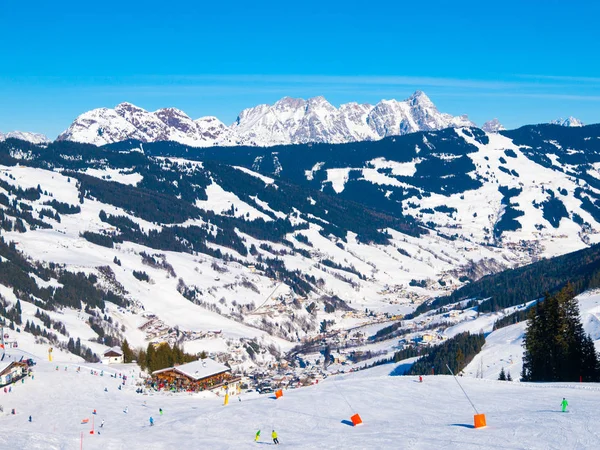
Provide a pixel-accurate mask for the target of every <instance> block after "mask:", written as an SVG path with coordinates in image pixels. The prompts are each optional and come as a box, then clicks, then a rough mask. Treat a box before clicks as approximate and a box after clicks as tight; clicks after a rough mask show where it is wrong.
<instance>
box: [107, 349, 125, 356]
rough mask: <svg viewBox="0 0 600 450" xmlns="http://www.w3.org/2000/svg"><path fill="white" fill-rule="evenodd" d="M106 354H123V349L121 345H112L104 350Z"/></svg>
mask: <svg viewBox="0 0 600 450" xmlns="http://www.w3.org/2000/svg"><path fill="white" fill-rule="evenodd" d="M115 354H116V355H115ZM104 356H123V350H121V348H120V347H112V348H109V349H108V350H106V351H105V352H104Z"/></svg>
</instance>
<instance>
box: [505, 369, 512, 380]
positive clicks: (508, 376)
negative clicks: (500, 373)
mask: <svg viewBox="0 0 600 450" xmlns="http://www.w3.org/2000/svg"><path fill="white" fill-rule="evenodd" d="M506 381H512V377H511V376H510V370H509V371H508V373H507V374H506Z"/></svg>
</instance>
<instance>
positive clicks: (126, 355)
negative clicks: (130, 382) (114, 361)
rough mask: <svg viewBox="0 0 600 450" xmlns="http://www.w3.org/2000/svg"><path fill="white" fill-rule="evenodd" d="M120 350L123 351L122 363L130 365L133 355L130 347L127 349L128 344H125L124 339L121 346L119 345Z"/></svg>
mask: <svg viewBox="0 0 600 450" xmlns="http://www.w3.org/2000/svg"><path fill="white" fill-rule="evenodd" d="M121 350H122V351H123V361H124V362H126V363H130V362H131V361H133V359H134V354H133V351H132V350H131V347H129V342H127V339H125V340H124V341H123V344H122V345H121Z"/></svg>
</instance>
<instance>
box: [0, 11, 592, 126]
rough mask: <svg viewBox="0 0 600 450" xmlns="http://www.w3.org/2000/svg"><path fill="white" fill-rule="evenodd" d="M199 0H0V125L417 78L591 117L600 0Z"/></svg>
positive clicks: (487, 102)
mask: <svg viewBox="0 0 600 450" xmlns="http://www.w3.org/2000/svg"><path fill="white" fill-rule="evenodd" d="M206 3H208V2H203V1H197V0H196V1H185V0H180V1H171V2H165V1H160V2H159V1H155V0H146V1H144V2H141V1H135V0H120V1H116V0H104V1H103V2H81V1H72V0H59V1H55V2H49V1H43V2H42V1H37V0H33V1H28V2H24V1H17V0H0V23H1V24H2V26H0V44H1V45H0V49H1V52H0V131H4V132H6V131H11V130H14V129H19V130H27V131H38V132H42V133H46V134H47V135H48V136H49V137H52V138H54V137H56V135H57V134H58V133H60V132H61V131H62V130H63V129H65V128H67V127H68V125H69V124H70V122H71V121H72V120H73V119H74V118H75V117H76V116H77V115H79V114H80V113H82V112H84V111H87V110H89V109H92V108H97V107H102V106H106V107H114V106H115V105H116V104H118V103H120V102H123V101H129V102H132V103H134V104H136V105H138V106H141V107H143V108H145V109H148V110H155V109H158V108H161V107H167V106H174V107H177V108H180V109H182V110H184V111H185V112H187V113H188V114H189V115H190V116H191V117H193V118H197V117H200V116H203V115H215V116H217V117H219V118H220V119H221V120H223V121H224V122H225V123H227V124H229V123H231V122H233V121H234V120H235V118H236V116H237V114H238V112H239V111H240V110H241V109H243V108H246V107H250V106H254V105H256V104H259V103H273V102H274V101H276V100H277V99H279V98H281V97H283V96H286V95H287V96H295V97H304V98H306V97H310V96H315V95H324V96H325V97H326V98H327V99H328V100H329V101H330V102H331V103H333V104H334V105H336V106H338V105H339V104H340V103H344V102H348V101H358V102H370V103H375V102H377V101H379V100H380V99H382V98H397V99H404V98H406V97H408V96H409V95H410V94H411V93H412V92H414V91H415V90H416V89H421V90H423V91H425V92H426V93H427V94H428V95H429V96H430V97H431V99H432V100H433V101H434V103H436V105H437V106H438V108H439V109H440V110H441V111H444V112H449V113H452V114H463V113H467V114H469V117H470V118H471V119H472V120H474V121H475V122H476V123H479V124H482V123H483V122H484V121H486V120H488V119H491V118H492V117H498V118H499V119H500V121H501V122H503V123H504V124H505V125H506V126H508V127H517V126H520V125H523V124H527V123H539V122H545V121H549V120H551V119H553V118H556V117H559V116H568V115H574V116H576V117H578V118H580V119H582V120H583V121H584V122H586V123H597V122H600V58H598V54H599V53H600V51H599V44H600V33H598V31H597V19H598V17H600V6H599V5H598V4H597V3H596V2H591V1H590V2H587V1H576V0H574V1H571V2H565V1H564V0H563V1H554V0H545V1H523V0H522V1H512V0H509V1H503V2H481V1H477V2H475V1H462V2H451V1H435V0H433V1H432V0H430V1H411V2H403V1H401V0H395V1H390V2H388V1H378V2H365V1H361V2H355V1H352V0H349V1H344V2H341V1H337V0H330V1H323V0H321V1H312V0H305V1H303V2H283V1H281V0H278V1H263V2H261V1H257V2H246V1H238V0H231V1H227V2H222V1H220V2H212V3H208V4H206Z"/></svg>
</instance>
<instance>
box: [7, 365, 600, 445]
mask: <svg viewBox="0 0 600 450" xmlns="http://www.w3.org/2000/svg"><path fill="white" fill-rule="evenodd" d="M55 367H56V365H55V364H54V363H48V362H44V361H40V362H38V365H37V366H35V368H34V369H35V372H34V373H35V375H34V376H35V379H34V380H31V379H27V380H26V381H25V383H24V384H21V383H17V385H16V386H14V387H13V392H12V393H9V394H4V393H3V392H1V393H0V404H2V405H3V408H4V414H3V415H0V429H1V430H2V432H1V433H0V448H27V449H45V450H46V449H72V448H79V446H80V445H81V439H82V436H83V448H84V449H103V450H112V449H128V450H131V449H173V448H203V449H204V448H205V449H208V448H210V449H246V448H256V447H257V446H258V445H264V444H268V445H272V444H271V439H270V433H271V430H272V429H275V430H276V431H277V432H278V434H279V440H280V441H281V445H282V446H284V447H288V448H302V449H341V448H344V449H366V448H377V449H383V448H406V449H435V448H445V449H490V448H501V449H520V448H526V449H554V448H556V449H558V448H561V449H563V448H579V449H585V448H590V449H592V448H599V447H600V430H598V428H597V421H598V419H599V418H600V413H599V412H598V408H597V405H598V402H600V385H596V384H568V383H566V384H562V383H561V384H526V383H508V382H499V381H491V380H481V379H474V378H467V377H464V378H461V379H460V380H461V382H462V383H463V386H464V388H465V390H466V391H467V393H468V394H469V395H470V397H471V399H472V400H473V402H474V404H475V405H476V407H477V408H478V410H479V411H480V412H481V413H484V414H486V418H487V423H488V427H487V428H484V429H473V428H472V422H473V410H472V408H471V406H470V405H469V403H468V402H467V400H466V399H465V397H464V395H463V394H462V392H461V391H460V389H459V387H458V386H457V384H456V382H455V381H454V380H453V378H452V377H450V376H435V377H433V376H426V377H424V382H423V383H418V382H417V379H416V377H395V376H390V375H389V374H390V372H392V371H393V369H394V365H393V364H391V365H386V366H380V367H377V368H374V369H369V370H366V371H363V372H359V373H354V374H347V375H342V376H337V377H329V378H327V379H326V380H324V381H323V382H321V383H319V384H317V385H313V386H310V387H306V388H301V389H296V390H288V391H285V392H284V396H283V398H281V399H279V400H274V399H273V398H272V396H271V395H263V396H259V395H258V394H242V396H241V398H242V401H241V402H240V401H238V399H237V398H235V397H234V398H232V399H231V401H230V403H229V405H228V406H223V405H222V403H223V399H222V397H217V396H216V395H214V394H210V393H204V394H195V395H187V394H177V395H168V394H155V395H141V394H136V393H135V392H134V391H135V387H134V386H133V385H132V384H130V380H128V381H127V383H128V385H126V386H125V388H124V389H123V390H118V389H117V386H118V384H119V382H120V380H119V378H111V377H110V376H109V375H108V373H109V371H111V367H110V366H101V365H98V366H95V369H96V370H100V367H103V368H104V369H105V370H106V371H105V373H104V376H103V377H101V376H99V375H91V374H90V370H89V367H90V366H84V368H83V369H82V370H81V373H77V372H76V369H75V368H76V366H75V365H71V364H67V365H66V367H67V371H65V370H64V368H65V364H64V363H63V364H60V365H59V370H58V371H56V370H55ZM123 367H124V366H120V368H121V369H123ZM129 371H130V369H129V368H127V369H125V370H124V372H123V373H127V374H128V375H131V373H130V372H129ZM136 373H137V372H134V381H135V374H136ZM130 378H131V377H130ZM104 388H107V392H105V391H104ZM563 397H566V398H567V400H568V401H569V404H570V407H569V412H568V413H566V414H563V413H560V412H559V409H560V408H559V405H560V402H561V400H562V398H563ZM144 402H146V405H144ZM125 407H127V408H128V413H127V414H125V413H124V412H123V410H124V408H125ZM12 408H15V409H16V415H10V414H9V412H10V410H11V409H12ZM159 408H162V409H163V410H164V415H163V416H160V415H159V414H158V409H159ZM94 409H96V410H97V415H96V416H93V415H92V411H93V410H94ZM355 412H357V413H359V414H360V415H361V417H362V419H363V421H364V424H363V425H361V426H359V427H352V426H350V425H349V420H350V416H351V415H352V414H354V413H355ZM29 415H31V416H32V422H31V423H29V422H28V417H29ZM150 416H152V417H153V418H154V420H155V426H154V427H150V426H149V418H150ZM92 417H94V421H95V431H96V433H95V434H94V435H90V434H89V431H90V429H91V422H92ZM85 418H88V419H90V421H89V423H88V424H81V421H82V419H85ZM102 420H104V421H105V425H104V427H103V428H99V424H100V423H101V421H102ZM258 429H260V430H261V435H262V437H261V440H260V442H259V444H257V443H255V442H254V435H255V433H256V431H257V430H258ZM98 431H100V434H97V432H98ZM191 443H193V444H191ZM258 448H261V447H258Z"/></svg>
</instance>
